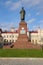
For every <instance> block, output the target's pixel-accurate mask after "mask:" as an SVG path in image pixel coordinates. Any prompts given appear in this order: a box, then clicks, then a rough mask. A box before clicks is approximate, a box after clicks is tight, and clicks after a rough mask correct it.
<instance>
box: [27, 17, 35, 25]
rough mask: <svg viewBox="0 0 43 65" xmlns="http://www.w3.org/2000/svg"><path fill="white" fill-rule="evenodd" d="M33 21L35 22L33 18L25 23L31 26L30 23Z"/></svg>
mask: <svg viewBox="0 0 43 65" xmlns="http://www.w3.org/2000/svg"><path fill="white" fill-rule="evenodd" d="M35 20H36V19H35V18H32V19H30V20H29V21H27V23H29V24H31V23H33V22H34V21H35Z"/></svg>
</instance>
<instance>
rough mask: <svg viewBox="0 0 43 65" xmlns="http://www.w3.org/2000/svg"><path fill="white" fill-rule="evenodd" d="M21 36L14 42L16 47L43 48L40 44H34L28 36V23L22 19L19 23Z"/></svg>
mask: <svg viewBox="0 0 43 65" xmlns="http://www.w3.org/2000/svg"><path fill="white" fill-rule="evenodd" d="M18 31H19V36H18V39H17V41H16V42H15V43H14V47H13V48H15V49H32V48H34V49H41V47H40V46H36V45H34V44H32V43H31V42H30V41H28V40H29V38H28V37H27V23H26V22H24V21H22V22H20V23H19V30H18Z"/></svg>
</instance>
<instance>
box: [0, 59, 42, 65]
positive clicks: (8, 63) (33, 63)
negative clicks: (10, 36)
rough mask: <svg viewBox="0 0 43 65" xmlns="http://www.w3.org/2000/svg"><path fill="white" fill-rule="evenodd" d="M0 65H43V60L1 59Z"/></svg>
mask: <svg viewBox="0 0 43 65" xmlns="http://www.w3.org/2000/svg"><path fill="white" fill-rule="evenodd" d="M0 65H43V59H35V58H0Z"/></svg>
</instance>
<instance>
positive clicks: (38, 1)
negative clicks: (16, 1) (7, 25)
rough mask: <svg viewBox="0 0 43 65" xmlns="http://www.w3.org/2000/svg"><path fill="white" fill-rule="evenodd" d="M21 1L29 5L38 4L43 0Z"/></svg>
mask: <svg viewBox="0 0 43 65" xmlns="http://www.w3.org/2000/svg"><path fill="white" fill-rule="evenodd" d="M21 1H22V3H23V4H24V5H27V6H28V7H32V6H35V5H38V4H40V2H41V0H21Z"/></svg>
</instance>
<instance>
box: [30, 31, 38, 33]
mask: <svg viewBox="0 0 43 65" xmlns="http://www.w3.org/2000/svg"><path fill="white" fill-rule="evenodd" d="M29 32H30V33H38V31H29Z"/></svg>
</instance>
